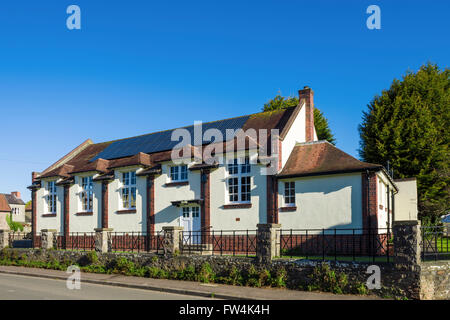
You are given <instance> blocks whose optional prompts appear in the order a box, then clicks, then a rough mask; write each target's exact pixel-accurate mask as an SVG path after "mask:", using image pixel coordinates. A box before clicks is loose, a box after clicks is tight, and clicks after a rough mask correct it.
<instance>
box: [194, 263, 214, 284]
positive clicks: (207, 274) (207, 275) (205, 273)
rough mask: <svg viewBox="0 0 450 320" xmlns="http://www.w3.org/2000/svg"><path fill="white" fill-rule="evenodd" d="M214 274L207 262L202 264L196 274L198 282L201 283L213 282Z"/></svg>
mask: <svg viewBox="0 0 450 320" xmlns="http://www.w3.org/2000/svg"><path fill="white" fill-rule="evenodd" d="M214 278H215V275H214V272H213V270H212V268H211V266H210V265H209V263H208V262H205V263H203V264H202V266H201V268H200V271H199V273H198V278H197V279H198V281H200V282H203V283H208V282H214Z"/></svg>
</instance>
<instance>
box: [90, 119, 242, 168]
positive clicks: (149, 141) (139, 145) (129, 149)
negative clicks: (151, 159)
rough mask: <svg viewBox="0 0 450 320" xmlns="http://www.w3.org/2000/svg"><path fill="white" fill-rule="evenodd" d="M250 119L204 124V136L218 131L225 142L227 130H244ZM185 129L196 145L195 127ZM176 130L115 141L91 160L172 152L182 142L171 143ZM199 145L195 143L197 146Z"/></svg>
mask: <svg viewBox="0 0 450 320" xmlns="http://www.w3.org/2000/svg"><path fill="white" fill-rule="evenodd" d="M248 118H249V116H242V117H237V118H232V119H226V120H220V121H214V122H208V123H202V136H203V133H204V132H205V131H206V130H208V129H217V130H219V131H220V132H221V133H222V136H223V138H224V140H225V137H226V130H227V129H233V130H237V129H242V127H243V126H244V124H245V122H247V120H248ZM180 129H181V128H180ZM183 129H186V130H187V131H188V132H189V133H190V135H191V140H192V141H190V142H189V143H191V144H194V141H193V140H194V126H189V127H184V128H183ZM175 130H176V129H172V130H167V131H161V132H155V133H150V134H146V135H143V136H139V137H134V138H128V139H123V140H119V141H114V142H112V143H111V144H110V145H109V146H108V147H106V149H105V150H103V151H102V152H100V153H99V154H98V155H97V156H96V157H94V158H93V159H91V161H94V160H96V159H98V158H102V159H106V160H111V159H117V158H124V157H129V156H133V155H135V154H138V153H139V152H143V153H153V152H160V151H167V150H171V149H172V148H174V147H175V146H176V145H177V144H179V142H180V140H178V141H171V137H172V132H173V131H175ZM198 144H199V143H195V145H198Z"/></svg>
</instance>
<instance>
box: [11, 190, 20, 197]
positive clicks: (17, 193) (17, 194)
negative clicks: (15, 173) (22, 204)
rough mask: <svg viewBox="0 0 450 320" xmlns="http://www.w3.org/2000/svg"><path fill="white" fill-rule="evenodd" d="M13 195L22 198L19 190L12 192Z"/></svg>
mask: <svg viewBox="0 0 450 320" xmlns="http://www.w3.org/2000/svg"><path fill="white" fill-rule="evenodd" d="M11 195H13V196H14V197H16V198H17V199H20V192H19V191H13V192H11Z"/></svg>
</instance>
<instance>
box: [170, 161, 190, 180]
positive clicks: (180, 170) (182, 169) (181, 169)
mask: <svg viewBox="0 0 450 320" xmlns="http://www.w3.org/2000/svg"><path fill="white" fill-rule="evenodd" d="M175 171H176V172H175ZM168 176H169V181H170V182H184V181H188V166H187V165H186V164H183V165H179V166H169V174H168Z"/></svg>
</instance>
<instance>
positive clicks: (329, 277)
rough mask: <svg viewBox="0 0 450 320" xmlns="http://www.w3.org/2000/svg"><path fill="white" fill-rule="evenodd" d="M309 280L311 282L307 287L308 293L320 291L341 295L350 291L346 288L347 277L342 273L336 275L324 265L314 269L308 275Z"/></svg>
mask: <svg viewBox="0 0 450 320" xmlns="http://www.w3.org/2000/svg"><path fill="white" fill-rule="evenodd" d="M309 278H310V279H311V280H312V282H311V284H310V285H308V287H307V288H308V290H309V291H313V290H320V291H325V292H332V293H336V294H342V293H344V292H348V291H349V289H350V288H348V277H347V275H346V274H345V273H342V272H341V273H338V274H336V272H335V271H333V270H331V269H330V266H329V265H328V264H326V263H322V264H321V265H320V266H317V267H315V268H314V271H313V273H312V274H310V275H309Z"/></svg>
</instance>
